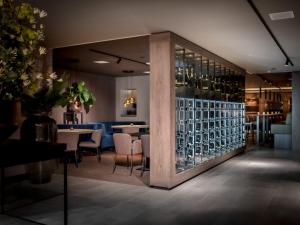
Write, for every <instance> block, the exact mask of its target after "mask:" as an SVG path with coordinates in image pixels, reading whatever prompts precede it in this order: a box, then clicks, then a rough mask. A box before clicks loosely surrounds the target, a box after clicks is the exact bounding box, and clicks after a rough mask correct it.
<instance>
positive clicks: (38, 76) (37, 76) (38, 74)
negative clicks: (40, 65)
mask: <svg viewBox="0 0 300 225" xmlns="http://www.w3.org/2000/svg"><path fill="white" fill-rule="evenodd" d="M35 77H36V79H37V80H42V79H43V75H42V74H41V73H37V74H36V75H35Z"/></svg>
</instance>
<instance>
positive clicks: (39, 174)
mask: <svg viewBox="0 0 300 225" xmlns="http://www.w3.org/2000/svg"><path fill="white" fill-rule="evenodd" d="M21 139H22V140H24V141H26V142H50V143H55V142H56V139H57V125H56V121H55V120H54V119H52V118H50V117H49V116H48V115H47V114H33V115H29V116H28V117H27V119H25V120H24V122H23V124H22V126H21ZM41 151H43V149H41ZM55 167H56V161H55V160H48V161H42V162H38V163H31V164H28V165H27V166H26V171H27V173H28V175H29V179H30V181H31V183H34V184H44V183H48V182H50V181H51V177H52V174H53V172H54V169H55Z"/></svg>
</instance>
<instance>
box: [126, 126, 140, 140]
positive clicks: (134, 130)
mask: <svg viewBox="0 0 300 225" xmlns="http://www.w3.org/2000/svg"><path fill="white" fill-rule="evenodd" d="M122 132H123V133H125V134H130V136H131V137H132V140H133V141H135V140H138V139H139V136H138V135H139V132H140V129H139V128H138V127H124V128H122Z"/></svg>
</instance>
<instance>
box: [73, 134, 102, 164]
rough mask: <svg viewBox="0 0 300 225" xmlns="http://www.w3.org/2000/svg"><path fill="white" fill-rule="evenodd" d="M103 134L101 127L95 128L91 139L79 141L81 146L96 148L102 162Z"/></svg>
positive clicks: (98, 157) (98, 158)
mask: <svg viewBox="0 0 300 225" xmlns="http://www.w3.org/2000/svg"><path fill="white" fill-rule="evenodd" d="M101 134H102V130H101V129H98V130H94V131H93V133H92V137H91V141H82V142H80V143H79V148H88V149H89V148H90V149H96V154H97V160H98V162H101V152H100V144H101Z"/></svg>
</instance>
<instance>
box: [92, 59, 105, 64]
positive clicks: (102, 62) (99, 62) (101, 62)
mask: <svg viewBox="0 0 300 225" xmlns="http://www.w3.org/2000/svg"><path fill="white" fill-rule="evenodd" d="M94 63H98V64H106V63H109V62H108V61H104V60H95V61H94Z"/></svg>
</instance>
